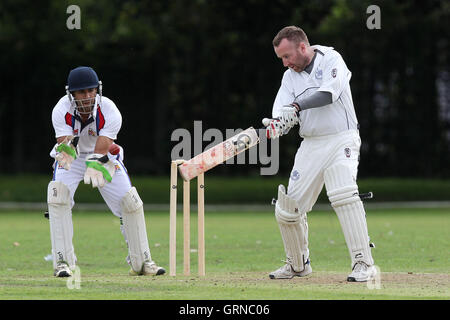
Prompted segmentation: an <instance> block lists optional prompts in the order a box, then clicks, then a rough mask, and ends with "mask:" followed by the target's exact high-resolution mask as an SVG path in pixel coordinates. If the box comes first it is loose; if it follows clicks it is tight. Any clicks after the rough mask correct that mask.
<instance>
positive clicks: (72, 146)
mask: <svg viewBox="0 0 450 320" xmlns="http://www.w3.org/2000/svg"><path fill="white" fill-rule="evenodd" d="M78 140H79V137H72V136H68V137H66V139H64V141H63V142H61V143H58V144H56V146H55V150H56V156H55V159H56V161H58V164H59V165H60V166H61V167H63V168H64V169H66V170H69V169H70V166H71V164H72V162H73V160H75V159H76V158H77V156H78Z"/></svg>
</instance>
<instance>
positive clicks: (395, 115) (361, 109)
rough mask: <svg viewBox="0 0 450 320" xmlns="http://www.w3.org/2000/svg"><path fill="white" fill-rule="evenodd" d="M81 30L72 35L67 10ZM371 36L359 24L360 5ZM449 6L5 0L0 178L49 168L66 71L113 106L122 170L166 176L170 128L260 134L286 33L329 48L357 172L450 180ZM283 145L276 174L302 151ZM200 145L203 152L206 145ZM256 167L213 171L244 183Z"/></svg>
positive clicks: (339, 0)
mask: <svg viewBox="0 0 450 320" xmlns="http://www.w3.org/2000/svg"><path fill="white" fill-rule="evenodd" d="M72 4H76V5H78V6H79V7H80V9H81V29H80V30H69V29H68V28H67V27H66V21H67V19H68V18H69V17H70V15H71V14H70V13H67V12H66V10H67V7H68V6H69V5H72ZM373 4H375V5H378V6H379V7H380V9H381V29H379V30H369V29H368V28H367V27H366V21H367V19H368V18H369V16H370V14H369V13H367V12H366V9H367V7H368V6H369V5H373ZM449 18H450V3H449V2H448V1H444V0H442V1H438V0H429V1H418V0H402V1H382V0H380V1H371V0H370V1H366V0H318V1H299V0H295V1H292V0H272V1H256V0H246V1H231V0H222V1H218V0H217V1H214V0H189V1H182V0H179V1H178V0H177V1H175V0H173V1H162V0H161V1H159V0H158V1H118V0H115V1H111V0H108V1H106V0H84V1H61V0H40V1H25V0H2V1H1V2H0V64H1V66H2V69H1V72H0V74H1V80H0V81H1V83H0V88H1V89H0V90H1V94H0V170H1V171H0V172H1V173H3V174H19V173H20V174H22V173H45V174H50V173H51V170H52V169H51V164H52V161H51V158H50V157H49V155H48V154H49V152H50V149H51V148H52V147H53V145H54V143H55V139H54V131H53V128H52V124H51V111H52V108H53V107H54V105H55V104H56V102H57V101H58V100H59V98H60V97H61V96H63V95H64V94H65V92H64V86H65V84H66V79H67V75H68V72H69V71H70V70H71V69H72V68H74V67H76V66H79V65H88V66H92V67H93V68H94V69H95V70H96V71H97V74H98V75H99V77H100V79H101V80H102V81H103V84H104V91H103V93H104V95H105V96H107V97H109V98H111V99H112V100H113V101H114V102H115V103H116V104H117V106H118V107H119V109H120V110H121V112H122V116H123V124H122V129H121V131H120V134H119V136H118V140H117V143H119V144H121V145H123V146H124V147H125V149H126V150H125V152H126V154H125V162H126V165H127V167H128V169H129V170H130V171H131V172H132V173H133V174H134V175H136V174H139V175H163V174H168V172H169V161H170V156H171V150H172V148H173V146H174V145H175V144H176V143H177V142H173V141H171V134H172V132H173V131H174V130H175V129H177V128H186V129H187V130H189V131H191V132H193V124H194V121H195V120H201V121H202V128H203V130H204V131H205V130H207V129H208V128H218V129H220V130H223V132H225V129H226V128H234V129H236V128H242V129H245V128H247V127H249V126H254V127H260V126H261V125H260V121H261V119H262V118H263V117H267V116H270V115H271V109H272V103H273V100H274V98H275V95H276V92H277V90H278V88H279V85H280V81H281V77H282V74H283V72H284V68H283V66H282V64H281V62H280V61H279V60H278V59H277V57H276V56H275V54H274V52H273V48H272V44H271V42H272V39H273V37H274V36H275V34H276V33H277V32H278V31H279V30H280V29H281V28H282V27H284V26H286V25H297V26H300V27H302V28H303V29H304V30H305V31H306V33H307V34H308V37H309V40H310V42H311V44H322V45H327V46H333V47H334V48H335V49H336V50H337V51H339V52H340V53H341V54H342V56H343V57H344V60H345V61H346V63H347V65H348V67H349V69H350V70H351V71H352V73H353V77H352V80H351V86H352V92H353V99H354V104H355V108H356V112H357V116H358V119H359V122H360V124H361V130H360V133H361V137H362V141H363V145H362V150H361V164H360V170H359V175H360V177H394V176H395V177H426V178H448V177H450V165H449V163H450V70H449V58H448V52H449V39H450V37H449V35H450V24H449V23H448V21H449ZM294 131H295V130H291V132H290V133H289V134H288V135H287V136H286V137H282V139H281V140H280V174H281V175H288V174H289V171H290V169H291V167H292V165H293V157H294V154H295V152H296V150H297V148H298V146H299V143H300V139H299V138H298V134H297V133H296V132H294ZM205 144H208V143H207V142H205ZM258 172H259V167H258V166H257V165H248V166H221V167H220V168H218V169H217V170H215V174H218V175H234V176H237V175H239V176H241V175H252V174H255V173H258Z"/></svg>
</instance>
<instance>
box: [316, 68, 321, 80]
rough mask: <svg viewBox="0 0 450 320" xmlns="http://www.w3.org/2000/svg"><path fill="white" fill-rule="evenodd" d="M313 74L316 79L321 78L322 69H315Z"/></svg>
mask: <svg viewBox="0 0 450 320" xmlns="http://www.w3.org/2000/svg"><path fill="white" fill-rule="evenodd" d="M315 76H316V79H317V80H320V79H322V69H317V70H316V74H315Z"/></svg>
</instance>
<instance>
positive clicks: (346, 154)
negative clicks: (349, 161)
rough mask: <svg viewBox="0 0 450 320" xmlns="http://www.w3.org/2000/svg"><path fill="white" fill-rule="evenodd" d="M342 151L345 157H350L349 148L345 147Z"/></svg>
mask: <svg viewBox="0 0 450 320" xmlns="http://www.w3.org/2000/svg"><path fill="white" fill-rule="evenodd" d="M344 153H345V156H346V157H347V158H350V156H351V155H352V151H351V150H350V148H345V149H344Z"/></svg>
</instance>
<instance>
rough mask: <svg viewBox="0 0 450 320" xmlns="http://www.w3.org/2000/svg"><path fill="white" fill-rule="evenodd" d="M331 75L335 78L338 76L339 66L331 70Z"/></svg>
mask: <svg viewBox="0 0 450 320" xmlns="http://www.w3.org/2000/svg"><path fill="white" fill-rule="evenodd" d="M331 76H332V77H333V78H336V76H337V68H333V70H331Z"/></svg>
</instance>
